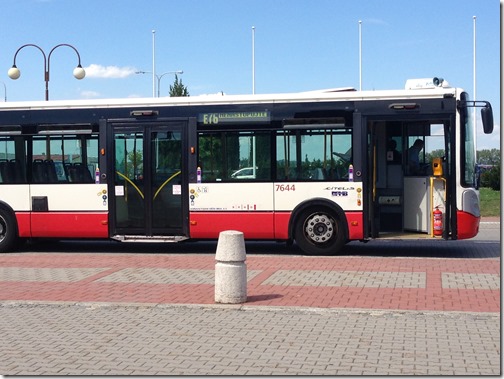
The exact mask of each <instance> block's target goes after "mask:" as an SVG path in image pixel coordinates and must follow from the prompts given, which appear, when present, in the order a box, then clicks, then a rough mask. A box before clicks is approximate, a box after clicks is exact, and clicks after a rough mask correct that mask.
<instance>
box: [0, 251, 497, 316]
mask: <svg viewBox="0 0 504 379" xmlns="http://www.w3.org/2000/svg"><path fill="white" fill-rule="evenodd" d="M9 267H10V268H14V267H23V268H28V267H29V268H106V269H107V270H105V271H102V272H100V273H98V274H95V275H92V276H88V277H87V278H85V279H83V280H79V281H76V282H70V283H69V282H58V281H52V282H27V281H25V282H23V281H10V282H9V281H3V280H2V278H1V277H0V301H65V302H108V303H115V302H118V303H156V304H157V303H159V304H170V303H179V304H213V302H214V286H213V285H212V284H184V285H181V284H146V283H131V282H129V283H123V282H99V281H98V279H100V278H104V277H106V276H108V275H110V274H112V273H116V272H118V271H120V270H122V269H126V268H170V269H201V270H213V269H214V267H215V256H214V255H209V254H205V255H195V254H185V255H154V254H117V253H116V254H81V253H79V254H66V253H59V254H25V253H22V254H7V255H1V256H0V268H9ZM247 269H249V270H259V271H261V272H260V273H259V274H258V275H257V276H255V277H254V278H252V279H250V280H249V282H248V285H247V294H248V299H247V303H246V304H247V305H260V306H295V307H320V308H357V309H387V310H392V309H397V310H425V311H472V312H499V311H500V289H492V290H481V289H464V288H463V287H462V288H457V289H447V288H443V287H442V280H441V276H442V273H448V272H449V273H474V274H492V275H499V274H500V261H499V260H498V259H440V258H434V259H431V258H379V257H371V258H366V257H351V258H348V257H327V258H326V257H299V256H280V257H278V256H256V255H254V256H249V257H247ZM279 270H322V271H341V272H345V271H346V272H359V273H363V272H405V273H408V272H411V273H419V272H420V273H425V275H426V284H425V288H400V287H396V288H371V287H344V286H341V287H338V286H293V285H285V286H279V285H265V284H263V283H264V281H265V280H266V279H268V278H269V277H270V276H271V275H273V274H275V273H277V272H278V271H279Z"/></svg>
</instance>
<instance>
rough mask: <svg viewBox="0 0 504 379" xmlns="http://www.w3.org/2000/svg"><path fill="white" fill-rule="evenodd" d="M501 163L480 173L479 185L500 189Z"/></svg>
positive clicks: (495, 189)
mask: <svg viewBox="0 0 504 379" xmlns="http://www.w3.org/2000/svg"><path fill="white" fill-rule="evenodd" d="M500 177H501V165H500V163H499V164H498V165H496V166H493V167H492V168H491V169H489V170H487V171H485V172H483V173H482V174H481V186H482V187H489V188H491V189H493V190H494V191H499V190H500Z"/></svg>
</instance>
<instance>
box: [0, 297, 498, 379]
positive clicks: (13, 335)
mask: <svg viewBox="0 0 504 379" xmlns="http://www.w3.org/2000/svg"><path fill="white" fill-rule="evenodd" d="M499 324H500V318H499V314H497V313H479V314H476V313H460V312H444V313H436V312H395V311H394V312H390V311H388V312H383V311H364V310H362V311H348V310H346V311H345V310H337V309H332V310H329V309H314V308H280V309H278V308H274V307H259V308H258V307H253V306H245V307H241V308H238V307H233V306H230V307H228V306H219V307H216V306H208V307H201V306H173V305H169V306H167V305H158V306H124V305H122V306H118V305H98V304H83V303H80V304H74V305H64V304H31V305H28V304H24V305H21V304H18V305H8V304H4V305H3V306H2V305H0V330H1V331H2V338H1V339H0V354H1V356H2V359H1V360H0V372H1V373H4V374H8V375H413V374H415V375H499V374H500V333H499Z"/></svg>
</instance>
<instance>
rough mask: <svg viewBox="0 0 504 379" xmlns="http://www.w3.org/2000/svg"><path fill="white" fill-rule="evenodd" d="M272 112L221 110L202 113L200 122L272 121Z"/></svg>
mask: <svg viewBox="0 0 504 379" xmlns="http://www.w3.org/2000/svg"><path fill="white" fill-rule="evenodd" d="M270 119H271V118H270V112H269V111H262V112H219V113H200V114H199V115H198V122H199V123H201V124H203V125H217V124H237V123H261V122H270Z"/></svg>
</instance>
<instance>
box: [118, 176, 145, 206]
mask: <svg viewBox="0 0 504 379" xmlns="http://www.w3.org/2000/svg"><path fill="white" fill-rule="evenodd" d="M116 174H117V175H119V176H120V177H121V178H124V180H126V181H127V182H128V183H130V184H131V185H132V186H133V187H134V188H135V189H136V190H137V192H138V193H139V194H140V196H141V197H142V199H144V194H143V193H142V191H141V190H140V188H138V187H137V185H136V184H135V183H133V181H132V180H131V179H130V178H128V177H127V176H126V175H124V174H121V173H120V172H119V171H116Z"/></svg>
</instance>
